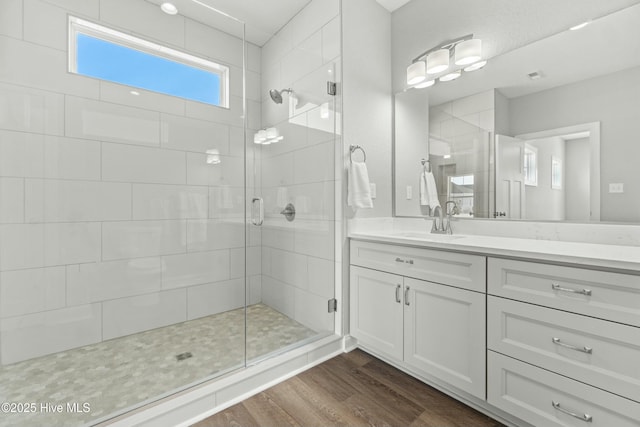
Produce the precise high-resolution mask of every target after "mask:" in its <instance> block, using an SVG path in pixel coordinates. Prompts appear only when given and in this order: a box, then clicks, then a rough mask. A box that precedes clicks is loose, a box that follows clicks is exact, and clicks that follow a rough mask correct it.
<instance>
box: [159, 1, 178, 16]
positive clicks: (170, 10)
mask: <svg viewBox="0 0 640 427" xmlns="http://www.w3.org/2000/svg"><path fill="white" fill-rule="evenodd" d="M160 9H162V11H163V12H164V13H166V14H167V15H176V14H177V13H178V8H177V7H176V6H175V5H174V4H173V3H169V2H165V3H162V4H161V5H160Z"/></svg>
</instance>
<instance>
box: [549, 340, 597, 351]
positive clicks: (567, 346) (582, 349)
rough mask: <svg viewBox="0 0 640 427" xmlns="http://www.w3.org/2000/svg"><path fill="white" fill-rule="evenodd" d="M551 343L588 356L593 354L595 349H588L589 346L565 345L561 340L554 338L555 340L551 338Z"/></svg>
mask: <svg viewBox="0 0 640 427" xmlns="http://www.w3.org/2000/svg"><path fill="white" fill-rule="evenodd" d="M551 341H553V343H554V344H556V345H559V346H561V347H565V348H568V349H571V350H575V351H580V352H582V353H587V354H591V353H593V349H592V348H591V347H587V346H584V347H578V346H575V345H571V344H565V343H563V342H562V341H560V338H556V337H553V338H551Z"/></svg>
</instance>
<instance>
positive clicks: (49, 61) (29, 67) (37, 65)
mask: <svg viewBox="0 0 640 427" xmlns="http://www.w3.org/2000/svg"><path fill="white" fill-rule="evenodd" d="M0 52H3V57H7V58H12V60H10V61H3V63H2V67H0V80H1V81H3V82H7V83H14V84H17V85H21V86H28V87H32V88H40V89H46V90H50V91H53V92H60V93H66V94H70V95H77V96H85V97H91V98H97V97H98V81H97V80H95V79H90V78H88V77H83V76H78V75H74V74H71V73H69V72H67V68H68V66H67V61H68V59H67V54H66V52H64V51H61V50H58V49H53V48H50V47H45V46H40V45H36V44H33V43H28V42H24V41H22V40H16V39H12V38H9V37H4V36H0ZM43 64H46V66H43Z"/></svg>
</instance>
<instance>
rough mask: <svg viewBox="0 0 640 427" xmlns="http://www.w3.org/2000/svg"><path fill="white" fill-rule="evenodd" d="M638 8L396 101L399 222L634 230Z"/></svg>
mask: <svg viewBox="0 0 640 427" xmlns="http://www.w3.org/2000/svg"><path fill="white" fill-rule="evenodd" d="M638 22H640V4H635V5H633V6H630V7H627V8H625V9H622V10H619V11H617V12H613V13H610V14H607V15H606V16H603V17H600V18H598V19H594V20H593V21H592V22H590V24H589V25H587V26H586V27H584V28H581V29H580V30H577V31H569V30H567V31H563V32H560V33H558V34H555V35H553V36H550V37H547V38H544V39H542V40H539V41H536V42H534V43H530V44H527V45H525V46H523V47H520V48H517V49H515V50H511V51H509V52H506V53H503V54H500V55H498V56H495V57H493V58H490V60H489V63H488V64H487V66H486V67H485V68H484V69H482V70H479V71H476V72H474V73H476V74H475V75H472V74H471V73H470V74H469V75H463V76H462V78H460V79H458V80H456V81H452V82H446V83H442V84H440V83H438V84H436V85H435V86H433V87H430V88H426V89H409V90H406V91H403V92H401V93H397V94H396V95H395V107H396V108H395V127H394V128H395V135H394V155H395V156H394V179H395V182H394V190H395V196H394V201H395V203H394V207H395V215H396V216H423V215H426V214H429V207H428V206H424V205H423V204H421V201H420V176H421V174H422V172H423V171H424V168H425V166H423V165H422V163H421V161H420V160H421V159H426V160H428V162H426V167H428V168H429V171H430V172H431V173H433V175H434V178H435V181H436V186H437V191H438V199H439V201H440V204H442V205H444V202H446V201H447V200H453V201H455V202H456V204H457V206H458V209H457V210H456V211H455V215H456V216H458V217H461V218H496V219H526V220H545V221H571V222H590V221H604V222H628V223H640V178H639V177H638V172H637V171H638V159H640V26H638Z"/></svg>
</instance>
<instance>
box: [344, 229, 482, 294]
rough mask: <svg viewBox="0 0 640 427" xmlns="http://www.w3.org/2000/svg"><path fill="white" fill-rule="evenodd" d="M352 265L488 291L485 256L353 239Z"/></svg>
mask: <svg viewBox="0 0 640 427" xmlns="http://www.w3.org/2000/svg"><path fill="white" fill-rule="evenodd" d="M350 262H351V264H353V265H358V266H361V267H367V268H373V269H375V270H381V271H386V272H389V273H395V274H400V275H403V276H407V277H413V278H415V279H422V280H427V281H429V282H435V283H441V284H445V285H450V286H456V287H459V288H464V289H469V290H471V291H478V292H486V286H485V274H486V261H485V258H484V257H483V256H478V255H467V254H459V253H453V252H444V251H436V250H432V249H422V248H412V247H408V246H399V245H388V244H382V243H371V242H361V241H358V240H351V261H350Z"/></svg>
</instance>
